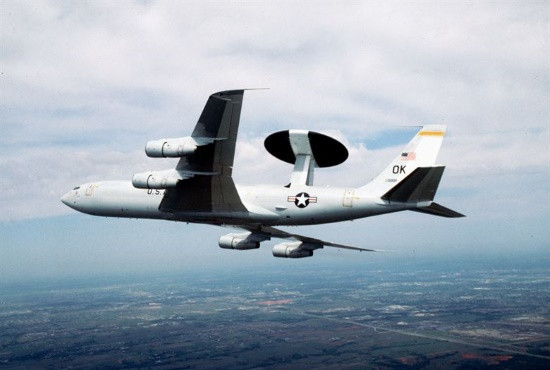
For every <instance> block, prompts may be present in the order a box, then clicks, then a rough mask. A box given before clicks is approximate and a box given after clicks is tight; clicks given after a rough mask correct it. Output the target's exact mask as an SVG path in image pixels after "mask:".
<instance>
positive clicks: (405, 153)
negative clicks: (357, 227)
mask: <svg viewBox="0 0 550 370" xmlns="http://www.w3.org/2000/svg"><path fill="white" fill-rule="evenodd" d="M446 129H447V127H446V126H445V125H427V126H423V127H422V128H421V129H420V131H418V132H417V133H416V135H415V136H414V137H413V138H412V140H411V141H410V142H409V143H408V144H407V145H406V146H405V148H404V149H403V150H402V151H401V152H400V153H399V154H398V155H397V157H395V158H394V160H393V161H392V162H391V163H390V165H389V166H387V167H386V168H385V169H384V171H382V172H381V173H380V174H379V175H378V176H377V177H376V178H375V179H374V180H372V181H371V182H369V183H368V184H367V185H365V186H363V187H362V189H365V190H367V191H369V192H370V193H374V194H377V195H380V196H382V195H384V194H385V193H387V192H388V191H389V190H390V189H392V188H393V187H394V186H395V185H397V184H398V183H399V182H401V181H402V180H403V179H404V178H405V177H407V176H408V175H409V174H411V173H412V172H413V171H414V170H416V169H417V168H419V167H432V166H434V165H435V162H436V160H437V154H438V153H439V148H440V147H441V142H442V141H443V137H444V136H445V131H446Z"/></svg>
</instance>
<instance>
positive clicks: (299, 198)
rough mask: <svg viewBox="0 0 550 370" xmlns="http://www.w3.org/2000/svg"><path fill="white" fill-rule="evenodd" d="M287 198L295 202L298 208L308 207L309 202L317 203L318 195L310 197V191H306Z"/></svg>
mask: <svg viewBox="0 0 550 370" xmlns="http://www.w3.org/2000/svg"><path fill="white" fill-rule="evenodd" d="M287 200H288V201H289V202H293V203H294V204H295V205H296V207H298V208H306V207H307V206H308V205H309V203H317V197H310V196H309V194H308V193H304V192H302V193H298V194H296V195H295V196H289V197H288V199H287Z"/></svg>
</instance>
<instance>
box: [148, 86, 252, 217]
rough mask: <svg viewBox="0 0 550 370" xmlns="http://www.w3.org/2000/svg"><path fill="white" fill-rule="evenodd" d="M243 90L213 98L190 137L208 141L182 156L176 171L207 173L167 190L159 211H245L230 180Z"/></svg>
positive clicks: (209, 99) (210, 99)
mask: <svg viewBox="0 0 550 370" xmlns="http://www.w3.org/2000/svg"><path fill="white" fill-rule="evenodd" d="M243 95H244V90H230V91H220V92H217V93H214V94H212V95H210V97H209V98H208V101H207V102H206V105H205V107H204V109H203V111H202V114H201V115H200V118H199V120H198V122H197V124H196V126H195V129H194V130H193V134H192V135H191V136H192V137H193V138H194V139H195V140H197V141H202V142H209V143H210V144H208V145H202V146H199V147H197V149H196V150H195V152H194V153H193V154H191V155H188V156H185V157H182V158H181V159H180V161H179V163H178V165H177V167H176V169H177V170H188V171H191V172H197V173H200V172H202V173H205V174H206V175H196V176H194V177H192V178H190V179H187V180H185V181H180V182H179V183H178V185H177V187H175V188H172V189H168V190H167V191H166V193H165V195H164V197H163V199H162V202H161V204H160V207H159V209H160V210H161V211H164V212H172V213H177V212H186V211H194V212H212V211H228V212H234V211H242V212H246V208H245V206H244V205H243V204H242V202H241V200H240V197H239V195H238V193H237V189H236V188H235V183H234V182H233V179H232V177H231V174H232V172H233V160H234V158H235V144H236V142H237V133H238V130H239V121H240V116H241V107H242V102H243Z"/></svg>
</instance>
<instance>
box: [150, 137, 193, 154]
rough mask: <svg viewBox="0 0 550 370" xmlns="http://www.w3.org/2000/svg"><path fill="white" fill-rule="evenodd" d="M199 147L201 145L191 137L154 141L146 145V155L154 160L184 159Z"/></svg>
mask: <svg viewBox="0 0 550 370" xmlns="http://www.w3.org/2000/svg"><path fill="white" fill-rule="evenodd" d="M198 145H199V143H197V142H196V141H195V140H194V139H193V138H192V137H190V136H186V137H181V138H176V139H160V140H153V141H149V142H148V143H147V144H145V153H146V154H147V156H148V157H152V158H166V157H171V158H174V157H183V156H185V155H187V154H191V153H193V152H194V151H195V150H196V149H197V146H198Z"/></svg>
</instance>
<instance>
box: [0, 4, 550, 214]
mask: <svg viewBox="0 0 550 370" xmlns="http://www.w3.org/2000/svg"><path fill="white" fill-rule="evenodd" d="M547 14H548V5H546V4H544V3H527V4H517V5H515V4H508V3H488V4H480V3H466V4H458V3H457V4H438V3H431V4H399V3H397V4H396V3H384V4H380V5H378V4H373V3H369V2H366V3H348V4H346V5H345V6H342V5H341V4H317V3H309V2H305V3H299V4H296V3H277V4H270V3H234V2H230V3H219V2H215V3H210V2H206V3H203V2H196V3H183V4H181V3H164V2H159V3H157V2H117V3H113V4H107V3H93V2H92V3H57V2H38V3H37V2H27V3H3V4H2V6H1V7H0V23H1V24H2V34H1V43H2V45H3V48H2V53H1V55H0V60H1V68H2V75H1V81H2V89H0V101H1V103H0V104H1V108H0V109H1V110H0V114H1V119H0V124H1V130H2V136H1V137H0V144H1V147H0V170H1V172H2V179H1V180H2V185H3V190H4V191H3V192H2V195H0V204H1V205H0V211H1V214H2V215H3V218H4V219H20V218H33V217H45V216H50V215H56V214H61V213H63V212H68V211H70V210H68V209H65V208H63V206H62V205H61V204H60V203H59V196H60V195H61V194H62V193H64V192H65V191H66V190H69V189H70V188H71V187H72V186H74V185H75V184H78V183H79V182H84V181H88V180H97V179H101V178H128V179H129V178H130V177H131V175H132V174H133V173H134V172H138V171H141V170H142V169H143V167H144V166H151V167H156V166H158V168H160V169H162V168H165V167H166V166H167V164H168V163H169V162H162V161H154V160H147V158H146V157H145V155H144V153H143V151H142V148H143V144H144V143H145V141H147V140H149V139H155V138H159V137H173V136H180V135H181V136H183V135H187V134H188V133H189V132H190V130H191V129H192V127H193V125H194V122H195V121H196V119H197V117H198V115H199V114H200V111H201V109H202V107H203V104H204V102H205V100H206V97H207V96H208V95H209V94H210V93H212V92H214V91H218V90H222V89H227V88H242V87H270V88H271V89H270V90H267V91H254V92H252V91H251V92H247V94H246V96H245V105H244V108H243V114H242V125H241V129H240V135H241V136H240V142H239V147H238V150H237V158H236V165H237V166H236V169H235V177H236V179H237V180H239V181H243V182H246V183H254V182H275V183H285V182H286V181H287V180H288V177H289V174H290V171H291V166H289V165H287V164H284V163H280V162H278V161H277V160H276V159H273V158H271V157H270V156H269V154H267V153H266V152H265V151H264V150H263V138H264V137H265V136H266V135H267V134H269V133H270V132H273V131H276V130H280V129H289V128H306V129H313V130H317V131H327V130H328V131H330V132H331V133H332V134H336V136H337V137H339V138H340V139H342V138H345V137H347V138H348V140H349V141H347V142H346V144H347V146H348V148H349V149H350V158H349V160H348V162H346V163H345V164H344V165H342V166H341V167H337V168H334V169H326V170H322V171H319V172H318V173H317V174H316V183H318V184H324V183H330V184H331V185H342V186H344V185H354V186H355V185H361V184H363V183H365V182H366V181H368V180H369V179H370V178H372V177H373V176H375V175H376V173H377V171H379V170H381V169H382V167H383V166H384V165H385V164H386V162H387V161H389V160H390V159H391V157H392V156H393V155H394V153H395V151H396V150H399V147H395V146H394V145H391V146H390V147H387V146H388V145H385V147H386V148H384V149H376V150H371V149H370V148H369V147H368V145H365V141H366V140H367V139H369V138H372V137H377V136H378V135H379V134H380V133H381V132H385V131H388V130H389V129H394V128H395V127H396V126H398V125H409V124H420V123H439V122H442V121H444V122H445V123H447V124H448V125H449V135H448V138H447V139H446V142H445V143H444V145H443V148H442V153H441V157H440V158H441V162H442V163H445V164H447V165H448V168H447V173H446V175H445V177H444V182H443V183H442V187H441V189H442V190H443V189H444V188H445V187H447V188H450V189H456V191H460V192H461V197H460V198H458V199H454V201H453V202H454V203H455V205H457V206H458V207H457V208H458V209H459V210H460V208H461V207H460V206H461V205H462V204H464V205H467V206H468V207H469V208H471V207H474V209H475V210H476V215H479V217H487V218H490V217H493V216H495V215H497V216H498V217H497V218H502V209H501V208H497V209H495V208H492V207H496V205H495V202H496V201H489V203H487V199H507V200H509V201H510V202H511V204H512V207H517V208H516V209H514V210H513V211H512V212H510V214H509V216H508V217H509V219H511V220H517V221H518V222H521V219H520V217H519V216H515V215H516V214H519V213H522V212H521V207H522V206H523V205H524V204H526V203H527V204H537V206H536V208H537V214H538V215H546V216H547V214H548V207H547V206H545V205H544V204H543V203H544V202H546V204H547V203H548V182H549V181H550V180H549V177H550V168H549V163H550V149H549V142H550V136H549V135H550V127H549V122H550V108H549V104H548V101H549V99H548V98H549V92H548V85H549V82H550V81H549V78H548V67H549V57H548V55H549V49H550V48H549V37H548V32H547V30H548V16H547ZM382 140H384V139H382ZM161 162H162V163H161ZM165 163H166V164H165ZM260 173H261V174H262V176H261V181H260V180H259V179H258V174H260ZM518 179H525V181H528V182H529V183H528V184H531V185H529V186H527V188H528V189H529V191H528V192H526V191H524V189H525V184H524V183H522V182H521V181H519V180H518ZM502 181H504V182H502ZM442 194H444V192H443V193H442ZM449 198H450V199H451V200H453V197H449ZM510 198H512V199H510ZM541 200H542V201H543V202H541ZM484 202H485V203H484ZM478 204H488V205H487V206H484V207H481V206H477V205H478ZM476 207H477V208H476ZM478 211H479V213H477V212H478ZM522 214H523V213H522Z"/></svg>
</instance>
